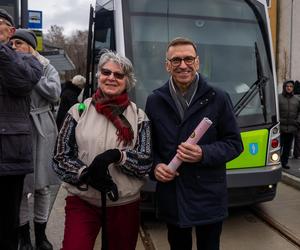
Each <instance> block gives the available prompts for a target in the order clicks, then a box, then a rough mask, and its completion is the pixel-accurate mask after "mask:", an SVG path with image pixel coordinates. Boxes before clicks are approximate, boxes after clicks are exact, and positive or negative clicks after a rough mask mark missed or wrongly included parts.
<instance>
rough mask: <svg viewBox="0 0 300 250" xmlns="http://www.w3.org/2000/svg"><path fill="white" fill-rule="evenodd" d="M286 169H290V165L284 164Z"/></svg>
mask: <svg viewBox="0 0 300 250" xmlns="http://www.w3.org/2000/svg"><path fill="white" fill-rule="evenodd" d="M282 167H283V168H284V169H290V167H289V166H288V165H285V166H282Z"/></svg>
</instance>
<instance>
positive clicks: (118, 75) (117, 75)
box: [100, 68, 125, 80]
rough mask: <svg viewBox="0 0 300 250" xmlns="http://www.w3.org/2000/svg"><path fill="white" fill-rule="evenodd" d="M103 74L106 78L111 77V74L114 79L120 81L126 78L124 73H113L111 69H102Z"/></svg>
mask: <svg viewBox="0 0 300 250" xmlns="http://www.w3.org/2000/svg"><path fill="white" fill-rule="evenodd" d="M100 72H101V74H102V75H104V76H110V75H111V74H113V75H114V78H116V79H118V80H122V79H123V78H124V77H125V74H124V73H120V72H112V71H111V70H109V69H103V68H102V69H101V70H100Z"/></svg>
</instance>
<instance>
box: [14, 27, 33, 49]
mask: <svg viewBox="0 0 300 250" xmlns="http://www.w3.org/2000/svg"><path fill="white" fill-rule="evenodd" d="M16 38H18V39H20V40H23V41H24V42H26V43H28V44H29V45H30V46H31V47H32V48H34V49H36V46H37V39H36V36H35V34H34V32H33V31H31V30H26V29H17V30H16V32H15V34H14V35H13V36H12V37H11V38H10V39H16Z"/></svg>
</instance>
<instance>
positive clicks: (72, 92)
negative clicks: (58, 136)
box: [56, 75, 86, 129]
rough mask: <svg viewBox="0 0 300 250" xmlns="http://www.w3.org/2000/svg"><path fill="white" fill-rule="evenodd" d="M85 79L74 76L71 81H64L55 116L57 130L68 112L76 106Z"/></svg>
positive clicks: (80, 76)
mask: <svg viewBox="0 0 300 250" xmlns="http://www.w3.org/2000/svg"><path fill="white" fill-rule="evenodd" d="M85 82H86V79H85V77H83V76H82V75H76V76H74V77H73V78H72V81H66V83H65V86H64V88H63V90H62V92H61V96H60V104H59V109H58V112H57V116H56V124H57V128H58V129H60V128H61V125H62V123H63V121H64V118H65V116H66V114H67V112H68V110H69V109H70V108H71V107H72V106H73V105H74V104H76V103H77V102H79V101H78V98H79V95H81V93H82V91H83V89H84V86H85Z"/></svg>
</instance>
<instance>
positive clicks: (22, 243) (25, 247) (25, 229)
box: [18, 222, 33, 250]
mask: <svg viewBox="0 0 300 250" xmlns="http://www.w3.org/2000/svg"><path fill="white" fill-rule="evenodd" d="M18 249H19V250H33V246H32V244H31V239H30V227H29V222H28V223H26V224H25V225H23V226H20V227H19V248H18Z"/></svg>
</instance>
